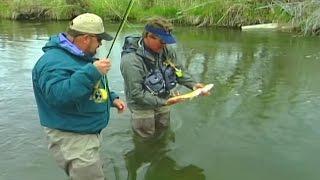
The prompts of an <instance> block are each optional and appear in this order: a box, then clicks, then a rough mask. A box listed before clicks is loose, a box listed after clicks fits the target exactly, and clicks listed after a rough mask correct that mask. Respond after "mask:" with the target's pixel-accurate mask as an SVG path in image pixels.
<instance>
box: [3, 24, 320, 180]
mask: <svg viewBox="0 0 320 180" xmlns="http://www.w3.org/2000/svg"><path fill="white" fill-rule="evenodd" d="M66 25H67V22H50V23H21V22H11V21H0V59H1V63H0V82H1V83H0V93H1V96H0V115H1V117H0V137H1V138H0V151H1V154H0V159H1V162H0V179H3V180H17V179H24V180H40V179H48V180H56V179H66V176H65V175H64V174H63V171H62V170H60V169H59V168H58V167H57V166H56V164H55V162H54V159H53V158H52V157H51V155H50V154H49V152H48V151H47V144H46V139H45V136H44V132H43V130H42V128H41V126H40V124H39V120H38V116H37V111H36V105H35V100H34V97H33V92H32V84H31V69H32V67H33V65H34V64H35V62H36V61H37V59H38V58H39V57H40V56H41V55H42V51H41V47H42V46H43V45H44V44H45V42H46V39H47V38H48V36H49V35H51V34H55V33H57V32H60V31H63V30H64V29H65V27H66ZM116 29H117V25H112V26H108V30H109V31H111V34H115V31H116ZM140 31H141V27H139V26H136V27H131V28H128V27H126V28H125V31H124V32H123V33H121V35H120V37H119V39H118V40H117V41H116V43H115V47H114V49H113V50H112V53H111V58H112V59H113V68H112V70H111V72H110V73H109V75H108V77H109V81H110V86H111V88H112V89H113V90H115V91H117V92H118V93H119V94H120V96H121V97H123V96H124V93H123V83H122V82H123V81H122V78H121V75H120V71H119V63H120V52H121V44H122V42H123V38H124V36H125V35H128V34H131V33H139V32H140ZM175 34H176V37H177V39H178V42H179V43H178V45H177V47H176V48H177V50H178V54H179V55H180V56H181V58H182V59H183V60H184V62H185V65H186V66H187V67H188V69H189V71H190V72H191V73H192V74H193V75H194V77H195V79H197V80H199V81H202V82H206V83H214V84H215V88H214V91H213V93H212V95H211V96H209V97H206V98H198V99H194V100H192V101H189V102H186V103H184V104H179V105H176V106H174V107H173V110H172V122H171V129H172V133H171V134H169V135H168V137H167V138H165V139H164V140H163V141H160V142H159V141H157V142H150V144H148V143H144V142H139V141H136V140H135V139H134V138H133V136H132V132H131V128H130V121H129V118H130V116H129V113H128V112H125V113H124V114H117V113H116V111H112V117H111V119H110V124H109V126H108V127H107V128H106V129H105V130H104V131H103V138H104V144H103V151H102V158H103V160H104V163H105V165H106V166H105V167H104V171H105V173H106V174H107V176H108V178H109V179H127V177H130V178H132V179H134V178H133V177H136V179H152V180H157V179H172V180H178V179H183V180H185V179H190V180H191V179H192V180H199V179H209V180H213V179H217V180H230V179H245V180H257V179H260V180H264V179H265V180H270V179H274V180H275V179H279V180H283V179H288V180H289V179H290V180H301V179H308V180H318V179H319V178H320V172H319V171H318V170H317V169H318V166H319V165H320V163H319V162H320V158H319V156H318V155H317V152H319V150H320V144H319V135H320V122H319V120H318V117H319V116H320V111H319V109H320V108H319V106H320V84H319V83H318V82H319V78H320V71H319V68H320V53H319V50H318V49H319V45H320V42H319V40H318V38H311V37H299V36H294V35H292V34H287V33H279V32H268V31H263V32H261V31H253V32H240V31H236V30H206V29H196V28H189V27H179V28H176V30H175ZM108 47H110V44H105V43H104V44H103V46H102V47H101V50H100V51H99V53H98V56H100V57H101V56H103V55H104V54H106V51H107V50H106V49H108ZM185 90H186V89H183V88H182V91H185Z"/></svg>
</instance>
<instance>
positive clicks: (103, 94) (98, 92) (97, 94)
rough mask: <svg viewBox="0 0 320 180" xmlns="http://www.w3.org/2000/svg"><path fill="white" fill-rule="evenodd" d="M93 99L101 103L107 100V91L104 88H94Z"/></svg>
mask: <svg viewBox="0 0 320 180" xmlns="http://www.w3.org/2000/svg"><path fill="white" fill-rule="evenodd" d="M92 97H93V100H94V102H96V103H103V102H106V101H107V100H108V91H107V90H106V89H102V88H99V89H95V90H94V91H93V96H92Z"/></svg>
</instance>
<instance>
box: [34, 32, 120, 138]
mask: <svg viewBox="0 0 320 180" xmlns="http://www.w3.org/2000/svg"><path fill="white" fill-rule="evenodd" d="M43 51H44V55H43V56H42V57H40V59H39V60H38V62H37V63H36V64H35V66H34V68H33V70H32V83H33V90H34V95H35V99H36V103H37V107H38V113H39V118H40V124H41V125H42V126H45V127H48V128H52V129H58V130H62V131H69V132H76V133H83V134H95V133H100V132H101V130H102V129H103V128H105V127H106V126H107V124H108V121H109V114H110V107H111V106H112V104H113V103H112V102H113V101H114V99H115V98H118V96H117V95H116V94H115V93H114V92H110V91H109V87H107V88H108V92H109V96H108V97H109V98H108V101H107V102H105V103H95V102H94V101H93V100H92V94H93V90H94V86H95V85H96V84H97V83H98V82H99V80H100V79H101V77H102V76H101V74H100V73H99V71H98V70H97V69H96V67H95V66H94V65H93V64H92V62H93V58H92V57H91V56H89V55H86V54H85V53H83V52H82V51H81V50H80V49H79V48H77V47H76V46H75V45H73V44H72V43H71V42H70V41H69V40H68V39H67V38H66V37H65V35H64V34H63V33H61V34H59V35H56V36H52V37H50V39H49V42H48V43H47V44H46V45H45V46H44V47H43Z"/></svg>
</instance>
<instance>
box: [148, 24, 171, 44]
mask: <svg viewBox="0 0 320 180" xmlns="http://www.w3.org/2000/svg"><path fill="white" fill-rule="evenodd" d="M144 29H145V30H146V31H147V32H151V33H152V34H154V35H156V36H158V37H159V38H160V39H161V40H163V41H164V42H165V43H166V44H174V43H176V40H175V39H174V37H173V36H172V35H171V33H170V32H169V31H166V30H165V29H163V28H156V27H153V26H151V25H149V24H148V25H146V26H145V28H144Z"/></svg>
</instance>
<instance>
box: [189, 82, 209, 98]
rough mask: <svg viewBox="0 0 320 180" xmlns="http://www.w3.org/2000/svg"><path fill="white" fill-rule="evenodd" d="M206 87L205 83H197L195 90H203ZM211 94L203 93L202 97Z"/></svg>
mask: <svg viewBox="0 0 320 180" xmlns="http://www.w3.org/2000/svg"><path fill="white" fill-rule="evenodd" d="M204 86H205V85H204V84H203V83H197V84H195V85H194V86H193V88H192V89H193V90H196V89H199V88H203V87H204ZM209 95H210V92H206V93H201V96H209Z"/></svg>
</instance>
